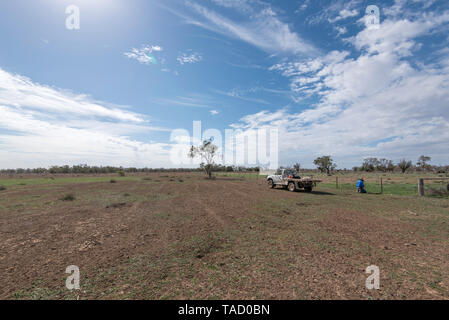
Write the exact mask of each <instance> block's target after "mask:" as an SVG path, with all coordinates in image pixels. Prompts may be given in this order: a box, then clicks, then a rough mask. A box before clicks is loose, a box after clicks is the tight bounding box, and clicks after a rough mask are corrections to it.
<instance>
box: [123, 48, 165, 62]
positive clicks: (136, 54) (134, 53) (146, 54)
mask: <svg viewBox="0 0 449 320" xmlns="http://www.w3.org/2000/svg"><path fill="white" fill-rule="evenodd" d="M158 51H162V47H160V46H154V45H152V46H150V45H143V46H142V47H141V48H140V49H137V48H132V50H131V51H129V52H125V53H124V55H125V56H126V57H128V58H129V59H134V60H137V61H138V62H139V63H142V64H146V65H149V64H157V59H156V58H155V57H154V56H153V55H152V53H153V52H158Z"/></svg>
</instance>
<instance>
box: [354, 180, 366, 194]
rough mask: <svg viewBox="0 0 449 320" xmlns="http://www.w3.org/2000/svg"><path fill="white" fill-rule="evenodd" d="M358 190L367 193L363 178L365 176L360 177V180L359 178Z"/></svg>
mask: <svg viewBox="0 0 449 320" xmlns="http://www.w3.org/2000/svg"><path fill="white" fill-rule="evenodd" d="M356 186H357V192H359V193H366V190H365V180H363V178H360V179H359V180H357V185H356Z"/></svg>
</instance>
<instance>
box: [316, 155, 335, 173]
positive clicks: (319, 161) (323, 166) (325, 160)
mask: <svg viewBox="0 0 449 320" xmlns="http://www.w3.org/2000/svg"><path fill="white" fill-rule="evenodd" d="M313 163H314V164H315V165H316V166H317V168H318V170H320V171H321V172H326V173H327V174H330V173H331V171H333V170H335V168H336V167H337V165H336V164H335V163H334V160H332V157H331V156H322V157H318V158H316V159H315V160H314V161H313Z"/></svg>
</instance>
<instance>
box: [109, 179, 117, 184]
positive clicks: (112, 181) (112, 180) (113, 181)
mask: <svg viewBox="0 0 449 320" xmlns="http://www.w3.org/2000/svg"><path fill="white" fill-rule="evenodd" d="M109 182H110V183H116V182H117V180H115V179H111V180H109Z"/></svg>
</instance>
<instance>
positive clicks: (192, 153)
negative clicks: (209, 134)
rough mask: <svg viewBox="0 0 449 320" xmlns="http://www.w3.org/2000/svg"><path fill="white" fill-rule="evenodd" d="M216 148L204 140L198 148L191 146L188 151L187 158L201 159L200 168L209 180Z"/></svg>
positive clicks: (210, 142) (209, 141)
mask: <svg viewBox="0 0 449 320" xmlns="http://www.w3.org/2000/svg"><path fill="white" fill-rule="evenodd" d="M217 150H218V147H217V146H216V145H214V144H213V143H212V140H211V139H209V140H204V141H203V144H202V145H201V146H199V147H194V146H192V147H191V148H190V150H189V154H188V156H189V157H190V158H192V159H193V158H196V157H200V158H201V164H200V167H201V168H202V169H203V170H204V172H205V173H206V174H207V176H208V177H209V179H211V178H212V167H213V165H214V158H215V156H216V155H217Z"/></svg>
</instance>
